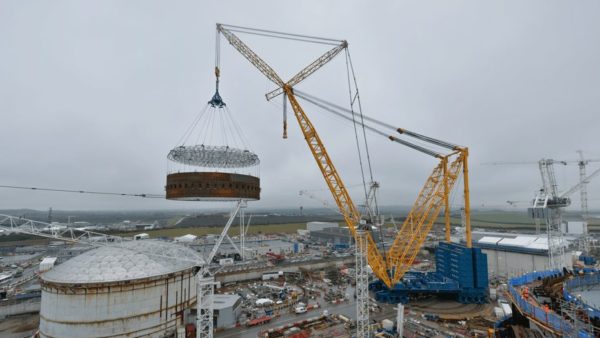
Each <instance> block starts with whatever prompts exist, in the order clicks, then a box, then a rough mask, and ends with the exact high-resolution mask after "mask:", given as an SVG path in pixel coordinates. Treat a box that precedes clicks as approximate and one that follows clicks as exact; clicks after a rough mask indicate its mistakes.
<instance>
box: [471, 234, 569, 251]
mask: <svg viewBox="0 0 600 338" xmlns="http://www.w3.org/2000/svg"><path fill="white" fill-rule="evenodd" d="M492 234H493V235H494V236H489V235H484V236H483V237H481V238H480V239H479V240H477V241H476V243H477V244H481V245H482V246H490V245H492V246H498V247H505V248H515V249H530V250H536V251H547V250H548V237H547V236H546V235H517V234H513V235H512V236H511V235H510V234H500V233H492ZM556 241H557V243H558V239H556ZM568 242H569V241H568V239H565V243H564V245H568Z"/></svg>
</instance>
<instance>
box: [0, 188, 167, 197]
mask: <svg viewBox="0 0 600 338" xmlns="http://www.w3.org/2000/svg"><path fill="white" fill-rule="evenodd" d="M0 188H7V189H20V190H39V191H52V192H68V193H78V194H93V195H111V196H128V197H142V198H165V195H159V194H130V193H121V192H104V191H87V190H71V189H58V188H39V187H26V186H18V185H0Z"/></svg>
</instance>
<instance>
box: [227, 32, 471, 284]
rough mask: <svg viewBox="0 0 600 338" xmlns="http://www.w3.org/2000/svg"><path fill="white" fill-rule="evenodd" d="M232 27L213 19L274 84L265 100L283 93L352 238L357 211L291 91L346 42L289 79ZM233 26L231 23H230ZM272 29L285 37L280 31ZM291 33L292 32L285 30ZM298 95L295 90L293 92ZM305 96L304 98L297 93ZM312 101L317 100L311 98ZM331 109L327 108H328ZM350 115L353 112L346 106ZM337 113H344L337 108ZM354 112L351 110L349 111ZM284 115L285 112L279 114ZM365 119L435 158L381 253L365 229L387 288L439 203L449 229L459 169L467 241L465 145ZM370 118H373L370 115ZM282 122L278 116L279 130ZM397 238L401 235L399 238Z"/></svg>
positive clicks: (376, 267)
mask: <svg viewBox="0 0 600 338" xmlns="http://www.w3.org/2000/svg"><path fill="white" fill-rule="evenodd" d="M231 27H232V26H227V25H222V24H217V32H218V33H220V34H221V35H222V36H223V37H225V38H226V39H227V41H228V42H229V43H230V44H231V45H232V46H233V47H234V48H235V49H236V50H237V51H238V52H240V54H242V55H243V56H244V57H245V58H246V59H247V60H248V61H249V62H250V63H251V64H252V65H254V66H255V67H256V68H257V69H258V70H259V71H260V72H261V73H263V75H265V76H266V77H267V78H268V79H269V80H270V81H271V82H273V83H275V85H277V88H276V89H275V90H272V91H271V92H269V93H267V94H266V98H267V100H271V99H272V98H274V97H276V96H278V95H280V94H284V98H287V100H288V101H289V103H290V106H291V108H292V110H293V112H294V115H295V117H296V119H297V121H298V124H299V126H300V129H301V131H302V133H303V135H304V138H305V141H306V143H307V145H308V147H309V149H310V150H311V153H312V154H313V157H314V159H315V161H316V162H317V165H318V167H319V169H320V170H321V173H322V175H323V178H324V179H325V182H326V183H327V186H328V187H329V190H330V191H331V193H332V195H333V197H334V200H335V201H336V204H337V206H338V208H339V209H340V212H341V213H342V215H343V217H344V220H345V222H346V224H347V225H348V228H349V229H350V232H351V234H352V236H353V237H354V238H356V236H357V234H356V231H357V230H358V229H359V227H360V226H361V223H360V220H361V215H360V213H359V211H358V208H357V207H356V205H355V204H354V202H353V201H352V199H351V197H350V194H349V192H348V190H347V188H346V187H345V185H344V183H343V181H342V179H341V178H340V175H339V173H338V171H337V169H336V168H335V166H334V164H333V162H332V160H331V158H330V156H329V154H328V152H327V150H326V149H325V146H324V145H323V142H322V140H321V138H320V137H319V134H318V133H317V131H316V129H315V127H314V125H313V124H312V122H311V121H310V119H309V118H308V116H307V115H306V113H305V111H304V109H303V108H302V106H301V105H300V104H299V102H298V100H297V98H296V95H297V92H296V91H295V90H294V86H295V85H297V84H298V83H300V82H301V81H302V80H304V79H306V78H307V77H308V76H310V75H311V74H313V73H314V72H316V71H317V70H318V69H319V68H321V67H322V66H324V65H325V64H327V63H328V62H329V61H331V60H332V59H333V58H334V57H335V56H336V55H338V54H339V53H340V52H341V51H342V50H345V49H347V47H348V43H347V42H346V41H345V40H341V41H338V43H339V44H337V45H335V46H334V47H333V48H332V49H331V50H329V51H327V52H325V53H324V54H323V55H322V56H320V57H319V58H317V59H316V60H315V61H313V62H312V63H310V64H309V65H308V66H307V67H305V68H304V69H302V70H301V71H300V72H298V73H297V74H296V75H294V76H293V77H292V78H291V79H290V80H289V81H287V82H284V81H283V80H282V79H281V78H280V77H279V75H278V74H277V73H276V72H275V70H274V69H273V68H272V67H271V66H269V65H268V64H267V63H266V62H265V61H264V60H263V59H262V58H260V57H259V56H258V55H257V54H256V53H255V52H254V51H252V50H251V49H250V47H248V46H247V45H246V44H245V43H244V42H242V41H241V40H240V39H239V38H238V37H237V35H235V34H234V32H233V31H232V29H231ZM233 29H236V27H233ZM244 30H245V32H248V31H249V32H256V33H260V34H263V33H265V32H264V31H262V30H254V29H249V28H244ZM278 34H280V35H282V36H285V33H279V32H278ZM289 36H290V37H295V36H294V35H289ZM299 96H300V95H299ZM303 98H304V99H306V97H303ZM314 102H317V101H313V103H314ZM316 104H317V105H320V106H321V107H325V106H326V105H325V104H323V102H318V103H316ZM331 110H333V109H331ZM351 113H352V114H355V113H354V112H352V111H351ZM339 114H340V115H342V116H343V115H344V114H342V113H339ZM353 116H354V115H353ZM284 118H285V113H284ZM365 120H367V119H366V118H365V117H361V123H360V125H361V126H362V127H363V128H365V129H366V130H370V131H373V132H376V133H378V134H380V135H382V136H385V137H387V138H388V139H390V140H391V141H394V142H396V143H400V144H403V145H405V146H407V147H410V148H413V149H415V150H418V151H420V152H423V153H425V154H428V155H430V156H432V157H435V158H437V159H438V160H440V163H439V164H438V165H437V166H436V167H435V168H434V170H433V172H432V174H431V175H430V177H429V179H428V180H427V182H426V183H425V186H424V188H423V189H422V191H421V193H420V194H419V197H418V198H417V201H416V202H415V205H414V206H413V209H412V210H411V212H410V214H409V217H407V219H406V221H405V222H404V224H403V226H402V228H401V230H400V232H399V233H398V236H397V238H396V240H395V241H394V245H393V246H392V247H391V248H390V249H389V251H388V253H387V255H386V258H385V259H384V258H383V255H382V254H381V252H380V251H379V248H378V247H377V245H376V243H375V242H374V240H373V236H372V235H371V233H370V232H369V231H367V232H366V240H367V243H368V244H367V258H368V262H369V265H370V266H371V268H372V269H373V272H374V273H375V275H377V277H378V278H379V279H380V280H381V281H382V282H383V283H384V284H386V285H387V286H388V287H392V286H393V285H394V284H395V283H397V282H398V281H399V280H400V279H401V278H402V276H403V275H404V272H405V271H407V270H408V268H409V267H410V265H411V264H412V262H413V261H414V259H415V257H416V253H417V252H418V250H419V248H420V247H421V246H422V244H423V242H424V240H425V238H426V236H427V233H428V232H429V230H430V229H431V226H432V225H433V223H434V221H435V220H436V219H437V216H438V214H439V212H440V210H441V208H442V206H444V207H445V213H446V215H447V216H446V219H445V222H446V231H447V232H448V233H449V225H450V223H449V222H450V219H449V212H450V211H449V198H448V196H449V191H450V189H451V188H452V187H453V186H454V184H455V182H456V180H457V178H458V176H459V173H460V172H461V171H462V174H463V178H464V180H463V193H464V199H465V218H466V234H467V239H466V242H467V246H468V247H470V246H471V231H470V204H469V186H468V162H467V159H468V149H467V148H466V147H460V146H457V145H454V144H451V143H448V142H444V141H441V140H438V139H435V138H432V137H428V136H425V135H422V134H418V133H415V132H412V131H409V130H406V129H403V128H395V131H396V132H397V133H399V134H401V135H402V136H406V137H411V138H413V139H415V140H417V141H419V142H426V143H429V144H431V145H435V146H439V147H443V148H446V149H448V150H450V152H449V153H442V152H438V151H435V150H432V149H429V148H427V147H424V146H421V145H417V144H414V143H411V142H409V141H406V140H404V139H403V138H400V137H397V136H394V135H388V134H386V133H384V132H382V131H380V130H379V129H376V128H373V127H371V126H368V125H366V123H364V121H365ZM370 121H371V122H374V121H373V120H370ZM286 127H287V123H286V121H285V119H284V135H286V133H285V128H286ZM399 237H403V238H399Z"/></svg>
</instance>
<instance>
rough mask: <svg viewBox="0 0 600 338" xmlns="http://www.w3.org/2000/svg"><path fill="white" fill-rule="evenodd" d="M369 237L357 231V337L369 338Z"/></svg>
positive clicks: (362, 231)
mask: <svg viewBox="0 0 600 338" xmlns="http://www.w3.org/2000/svg"><path fill="white" fill-rule="evenodd" d="M367 244H368V243H367V236H366V231H365V230H357V231H356V255H355V259H356V337H357V338H369V336H370V334H369V272H368V271H367V267H368V263H367Z"/></svg>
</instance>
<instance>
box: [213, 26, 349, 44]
mask: <svg viewBox="0 0 600 338" xmlns="http://www.w3.org/2000/svg"><path fill="white" fill-rule="evenodd" d="M218 25H220V26H222V27H225V28H227V30H229V31H231V32H237V33H242V34H252V35H258V36H265V37H271V38H276V39H284V40H293V41H300V42H308V43H316V44H323V45H333V46H337V45H339V44H340V43H341V42H342V40H340V39H330V38H322V37H317V36H311V35H302V34H292V33H284V32H278V31H272V30H266V29H258V28H250V27H242V26H233V25H224V24H217V26H218ZM217 31H218V30H217Z"/></svg>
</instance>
